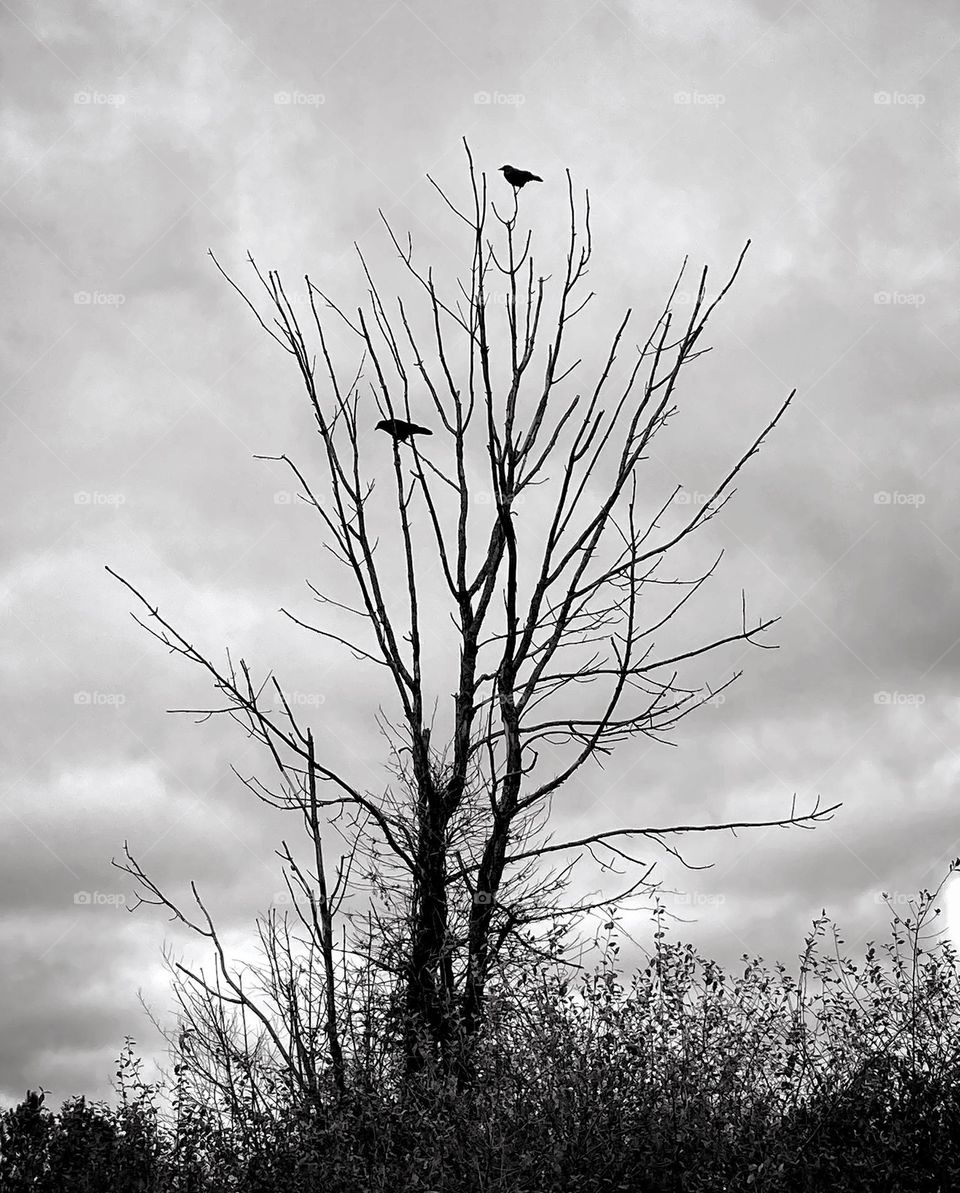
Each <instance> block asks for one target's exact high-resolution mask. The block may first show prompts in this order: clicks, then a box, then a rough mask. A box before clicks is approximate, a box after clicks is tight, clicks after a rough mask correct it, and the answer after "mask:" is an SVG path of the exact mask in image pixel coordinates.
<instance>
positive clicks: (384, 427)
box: [376, 418, 433, 443]
mask: <svg viewBox="0 0 960 1193" xmlns="http://www.w3.org/2000/svg"><path fill="white" fill-rule="evenodd" d="M376 430H378V431H386V432H387V434H388V435H392V436H393V438H394V439H396V440H398V441H399V442H400V443H403V442H404V441H405V440H407V439H409V438H410V436H411V435H432V434H433V431H428V430H427V428H426V427H418V426H417V424H416V423H408V422H404V420H403V419H402V418H384V419H381V420H380V422H378V423H377V426H376Z"/></svg>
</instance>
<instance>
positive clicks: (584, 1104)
mask: <svg viewBox="0 0 960 1193" xmlns="http://www.w3.org/2000/svg"><path fill="white" fill-rule="evenodd" d="M933 898H934V896H930V895H929V893H928V892H926V891H924V892H923V893H922V895H921V898H920V903H919V909H918V911H917V914H916V919H915V920H911V919H907V920H900V919H899V917H895V920H894V926H893V941H892V943H891V944H888V945H886V946H884V949H883V950H882V952H885V953H886V954H887V957H886V961H885V962H882V961H881V959H880V956H879V955H878V952H877V950H876V949H875V948H874V947H873V946H872V945H871V946H870V947H869V948H868V951H867V954H866V958H865V963H864V965H863V966H862V967H858V966H857V965H855V964H853V963H852V962H850V961H849V960H847V959H845V958H842V957H841V956H840V950H839V946H840V944H841V943H842V941H841V940H840V938H839V936H838V935H837V933H836V930H835V929H834V933H833V935H834V943H835V948H834V950H833V956H832V957H829V958H827V957H824V956H823V955H822V953H821V951H820V947H821V944H822V941H823V938H824V936H825V933H826V925H827V924H828V923H829V921H828V920H827V919H826V917H823V918H822V919H820V920H818V921H817V922H816V924H815V925H814V928H813V931H812V933H811V934H810V936H809V937H808V938H807V941H806V948H805V951H804V953H803V955H802V958H801V966H800V972H799V978H794V977H792V976H791V975H790V974H788V973H787V972H786V969H785V968H784V967H783V966H782V965H777V966H776V967H775V970H774V971H773V972H770V971H768V970H767V969H765V968H764V967H763V964H762V960H761V959H759V958H758V959H752V960H751V959H750V958H748V957H747V956H744V958H743V961H744V968H743V971H742V973H740V974H738V975H737V976H736V977H732V978H731V977H728V976H727V975H725V974H724V973H723V971H722V970H721V969H720V967H719V966H717V965H716V964H715V963H713V962H712V961H707V960H704V959H703V958H701V957H700V956H698V955H697V953H696V952H695V951H694V950H693V948H692V947H691V946H689V945H682V944H679V943H668V942H667V940H666V933H665V931H664V929H663V927H662V918H660V917H662V911H658V913H657V916H658V920H657V928H656V932H655V937H654V950H653V953H652V955H651V957H650V960H649V962H648V963H647V965H646V966H645V968H644V969H642V970H641V971H638V972H637V973H636V974H635V975H634V976H633V978H632V980H631V982H630V986H629V989H627V988H625V987H624V986H623V984H622V983H621V982H620V980H619V974H618V972H617V970H616V967H615V965H616V958H617V952H618V948H617V945H616V942H615V940H614V939H613V938H608V942H607V947H606V951H605V953H604V955H603V958H602V960H601V962H600V964H599V966H598V967H597V970H596V971H595V972H594V973H593V974H591V975H590V976H589V978H588V979H587V980H586V981H585V982H584V983H583V984H582V985H581V986H580V987H579V988H577V989H575V990H574V989H570V987H569V986H568V984H567V983H566V982H563V981H560V980H559V978H558V977H557V976H556V975H555V974H554V975H550V974H549V973H547V972H546V970H539V971H536V972H531V973H530V974H529V975H528V976H527V978H526V980H525V981H523V982H522V983H520V984H519V985H518V986H517V987H515V988H513V989H507V988H505V987H504V988H501V989H496V990H493V991H492V994H493V996H494V998H493V1001H492V1003H491V1006H492V1007H493V1008H494V1011H495V1013H493V1014H491V1016H490V1020H489V1023H488V1027H487V1029H486V1031H485V1033H484V1036H483V1038H482V1039H481V1040H480V1041H479V1042H478V1048H477V1054H476V1055H477V1080H476V1082H475V1083H474V1085H473V1086H472V1088H468V1089H467V1090H465V1091H463V1092H461V1093H459V1094H458V1093H457V1092H456V1090H455V1089H454V1088H452V1086H451V1085H450V1084H449V1083H442V1082H440V1081H438V1080H437V1079H435V1078H432V1077H430V1076H429V1075H427V1074H424V1075H420V1076H418V1077H417V1078H416V1079H415V1080H408V1081H406V1082H400V1083H398V1082H397V1081H396V1079H395V1069H394V1070H391V1071H388V1067H387V1062H388V1059H389V1058H385V1057H384V1056H383V1054H382V1053H380V1054H377V1057H376V1059H375V1060H372V1061H370V1063H369V1066H368V1068H366V1069H365V1068H364V1067H363V1065H361V1064H359V1063H358V1062H357V1060H356V1058H354V1059H353V1063H352V1064H351V1066H350V1084H349V1088H348V1090H347V1092H346V1095H345V1096H344V1097H343V1098H340V1099H337V1098H336V1097H335V1096H334V1093H333V1091H332V1090H331V1091H330V1092H329V1096H328V1097H326V1098H325V1100H324V1101H322V1103H321V1104H318V1105H316V1106H313V1107H312V1108H305V1107H303V1106H297V1105H295V1104H293V1103H292V1102H290V1101H289V1100H288V1101H286V1102H283V1101H278V1104H277V1105H276V1106H275V1107H274V1108H273V1109H272V1110H271V1111H270V1112H269V1113H261V1112H259V1111H257V1113H253V1110H252V1109H251V1113H250V1114H249V1115H246V1116H244V1118H243V1119H242V1121H241V1120H233V1121H231V1120H228V1119H227V1118H225V1117H224V1116H223V1115H221V1114H214V1113H213V1112H212V1111H211V1109H210V1107H209V1105H205V1104H204V1100H203V1098H202V1096H201V1092H202V1091H201V1090H200V1089H198V1087H196V1086H195V1085H193V1084H191V1082H190V1081H189V1080H188V1079H187V1078H188V1072H187V1070H188V1066H187V1065H186V1064H181V1065H178V1066H177V1068H176V1069H175V1075H176V1081H175V1082H174V1085H173V1088H172V1105H173V1113H172V1114H167V1115H166V1116H163V1115H161V1114H160V1113H159V1112H158V1110H157V1106H158V1102H159V1096H160V1093H161V1092H162V1091H161V1088H160V1084H158V1085H156V1086H151V1085H149V1084H147V1083H145V1082H144V1081H143V1080H142V1078H141V1076H140V1062H139V1061H138V1060H137V1058H136V1056H135V1055H134V1051H133V1042H132V1041H130V1040H128V1041H127V1044H126V1047H125V1049H124V1052H123V1054H122V1055H121V1058H120V1062H119V1066H118V1070H117V1073H118V1078H119V1091H120V1094H121V1097H120V1102H119V1105H118V1106H116V1107H115V1108H110V1107H108V1106H107V1105H105V1104H104V1103H96V1104H91V1103H88V1102H86V1101H85V1099H83V1098H76V1099H73V1100H71V1101H69V1102H67V1103H65V1104H64V1106H63V1107H62V1109H61V1110H60V1112H59V1114H57V1115H54V1114H51V1113H50V1112H49V1111H48V1110H46V1109H45V1108H44V1106H43V1100H44V1094H43V1092H42V1091H41V1092H40V1093H39V1094H38V1093H34V1092H31V1091H28V1093H27V1096H26V1098H25V1099H24V1101H23V1102H22V1103H21V1104H20V1105H19V1106H17V1107H15V1108H13V1109H11V1110H8V1111H6V1112H5V1113H4V1114H3V1115H2V1117H0V1189H3V1191H4V1193H20V1191H21V1190H23V1191H26V1190H30V1191H31V1193H47V1191H49V1193H66V1191H69V1193H134V1191H136V1193H161V1191H162V1193H280V1191H281V1190H282V1191H283V1193H308V1191H313V1190H321V1189H322V1190H324V1193H376V1191H380V1190H392V1191H395V1190H399V1189H402V1190H404V1191H406V1190H411V1191H413V1190H420V1191H421V1193H430V1191H432V1193H439V1191H440V1190H447V1189H451V1190H456V1191H457V1193H480V1191H484V1193H497V1191H500V1190H502V1191H504V1193H506V1191H507V1190H509V1191H510V1193H525V1191H530V1193H533V1191H536V1193H549V1191H553V1190H558V1191H559V1190H568V1191H572V1190H576V1191H578V1193H601V1191H605V1190H630V1191H632V1193H643V1191H646V1193H668V1191H673V1190H681V1189H682V1190H685V1191H686V1193H697V1191H700V1190H702V1191H706V1190H711V1191H713V1193H720V1191H722V1190H747V1189H749V1190H759V1191H764V1190H770V1191H771V1193H772V1191H776V1193H794V1191H796V1193H813V1191H814V1190H822V1189H825V1188H829V1189H831V1190H836V1191H837V1193H848V1191H849V1193H852V1191H853V1190H864V1191H866V1190H870V1191H871V1193H881V1191H883V1190H891V1191H892V1190H898V1191H899V1193H912V1191H916V1193H922V1191H925V1190H930V1191H931V1193H932V1191H934V1190H939V1189H941V1188H958V1187H960V1064H958V1062H960V1032H958V1022H960V1020H958V1015H957V1011H958V1006H960V992H958V984H957V968H956V955H955V954H954V953H953V951H952V950H951V949H950V947H949V946H948V945H946V944H941V945H937V946H936V947H934V948H932V949H926V948H925V947H922V945H921V927H922V925H923V923H924V920H925V918H926V917H927V916H928V914H929V912H930V908H931V904H932V901H933ZM905 946H909V949H908V950H907V955H905V954H904V950H905Z"/></svg>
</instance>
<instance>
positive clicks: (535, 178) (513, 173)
mask: <svg viewBox="0 0 960 1193" xmlns="http://www.w3.org/2000/svg"><path fill="white" fill-rule="evenodd" d="M500 169H501V171H502V173H503V176H504V178H506V180H507V182H509V183H510V185H511V186H515V187H516V188H517V190H518V191H519V190H521V189H522V188H523V187H525V186H526V185H527V183H528V182H543V179H542V178H541V177H540V175H539V174H531V173H530V171H529V170H518V169H517V167H516V166H501V167H500Z"/></svg>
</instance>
